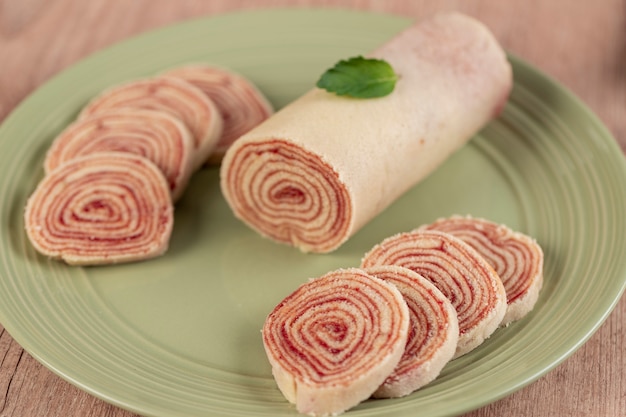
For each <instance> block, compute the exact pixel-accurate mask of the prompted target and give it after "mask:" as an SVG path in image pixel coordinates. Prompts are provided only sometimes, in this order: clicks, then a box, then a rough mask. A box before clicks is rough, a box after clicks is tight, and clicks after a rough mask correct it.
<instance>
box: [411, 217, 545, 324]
mask: <svg viewBox="0 0 626 417" xmlns="http://www.w3.org/2000/svg"><path fill="white" fill-rule="evenodd" d="M418 230H439V231H442V232H446V233H450V234H452V235H454V236H456V237H458V238H460V239H461V240H463V241H464V242H466V243H467V244H469V245H470V246H471V247H473V248H474V249H476V251H477V252H478V253H479V254H480V255H482V256H483V257H484V258H485V259H486V260H487V262H489V264H490V265H491V266H492V267H493V268H494V269H495V271H496V272H497V273H498V275H499V276H500V279H501V280H502V284H503V285H504V289H505V290H506V296H507V304H508V307H507V311H506V314H505V316H504V319H502V323H501V325H507V324H509V323H511V322H512V321H515V320H519V319H520V318H522V317H524V316H525V315H526V314H528V312H530V311H531V310H532V309H533V307H534V306H535V303H536V302H537V298H539V291H540V290H541V287H542V285H543V251H542V250H541V247H540V246H539V245H538V244H537V242H536V241H535V240H534V239H532V238H530V237H529V236H526V235H525V234H523V233H519V232H515V231H513V230H511V229H510V228H509V227H507V226H505V225H502V224H497V223H494V222H491V221H489V220H485V219H480V218H474V217H470V216H467V217H462V216H452V217H449V218H442V219H438V220H436V221H435V222H434V223H431V224H428V225H424V226H421V227H420V228H419V229H418Z"/></svg>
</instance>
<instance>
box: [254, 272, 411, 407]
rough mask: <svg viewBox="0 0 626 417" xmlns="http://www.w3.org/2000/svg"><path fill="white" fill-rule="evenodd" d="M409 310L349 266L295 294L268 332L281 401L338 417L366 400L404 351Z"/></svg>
mask: <svg viewBox="0 0 626 417" xmlns="http://www.w3.org/2000/svg"><path fill="white" fill-rule="evenodd" d="M408 329H409V311H408V308H407V304H406V302H405V301H404V299H403V298H402V294H400V292H399V291H398V289H397V288H396V287H394V286H393V285H392V284H389V283H387V282H385V281H383V280H381V279H379V278H376V277H374V276H372V275H370V274H367V273H366V272H364V271H362V270H360V269H356V268H351V269H342V270H336V271H331V272H329V273H327V274H325V275H323V276H322V277H320V278H317V279H314V280H312V281H309V282H308V283H306V284H303V285H302V286H300V287H299V288H298V289H296V290H295V291H294V292H293V293H292V294H290V295H289V296H287V297H286V298H285V299H284V300H283V301H282V302H281V303H279V304H278V305H277V306H276V307H275V308H274V310H273V311H272V312H271V313H270V314H269V316H268V317H267V319H266V321H265V324H264V326H263V345H264V347H265V351H266V353H267V357H268V359H269V362H270V364H271V365H272V374H273V375H274V378H275V380H276V383H277V385H278V387H279V388H280V390H281V391H282V393H283V395H284V396H285V397H286V398H287V400H289V401H290V402H292V403H294V404H295V405H296V408H297V409H298V411H299V412H301V413H304V414H309V415H313V416H329V415H337V414H339V413H341V412H343V411H345V410H347V409H348V408H351V407H353V406H355V405H357V404H358V403H359V402H361V401H363V400H365V399H367V398H369V397H370V395H371V394H372V393H373V392H374V391H375V390H376V389H377V388H378V387H379V386H380V385H381V384H382V383H383V381H384V380H385V378H387V376H388V375H389V374H390V373H391V372H392V371H393V369H394V368H395V367H396V365H397V364H398V362H399V360H400V357H401V356H402V354H403V352H404V347H405V345H406V341H407V335H408Z"/></svg>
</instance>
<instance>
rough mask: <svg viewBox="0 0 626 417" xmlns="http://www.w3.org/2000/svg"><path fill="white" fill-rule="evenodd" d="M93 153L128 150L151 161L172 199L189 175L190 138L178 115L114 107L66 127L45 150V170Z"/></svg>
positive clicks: (179, 193)
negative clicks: (166, 184)
mask: <svg viewBox="0 0 626 417" xmlns="http://www.w3.org/2000/svg"><path fill="white" fill-rule="evenodd" d="M96 152H130V153H133V154H137V155H141V156H143V157H146V158H148V159H150V160H151V161H152V162H154V163H155V164H156V165H157V167H159V169H160V170H161V171H162V172H163V175H165V178H166V179H167V181H168V184H169V187H170V190H171V193H172V199H173V200H174V201H176V200H177V199H178V198H179V197H180V196H181V194H182V193H183V191H184V189H185V187H186V186H187V183H188V181H189V177H190V176H191V158H192V152H193V140H192V138H191V134H190V133H189V130H188V129H187V128H186V127H185V125H184V124H183V123H182V122H181V121H180V120H178V119H177V118H175V117H173V116H170V115H169V114H167V113H165V112H162V111H155V110H143V109H134V108H127V109H113V110H109V111H105V112H102V113H98V114H95V115H93V116H90V117H87V118H83V119H81V120H79V121H77V122H75V123H73V124H72V125H70V126H69V127H67V128H66V129H65V130H64V131H63V132H61V134H60V135H59V136H57V138H56V139H55V140H54V142H53V143H52V146H51V147H50V149H49V150H48V153H47V155H46V160H45V161H44V169H45V171H46V173H50V172H52V171H54V170H55V169H56V168H57V167H58V166H59V165H61V164H62V163H64V162H67V161H69V160H71V159H74V158H76V157H79V156H82V155H88V154H91V153H96Z"/></svg>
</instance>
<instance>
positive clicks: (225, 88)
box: [164, 64, 274, 164]
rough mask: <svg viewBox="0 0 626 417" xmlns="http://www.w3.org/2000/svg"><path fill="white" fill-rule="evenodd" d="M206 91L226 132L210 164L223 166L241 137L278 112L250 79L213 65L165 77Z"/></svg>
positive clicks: (186, 68)
mask: <svg viewBox="0 0 626 417" xmlns="http://www.w3.org/2000/svg"><path fill="white" fill-rule="evenodd" d="M164 75H166V76H170V77H176V78H180V79H183V80H185V81H187V82H188V83H190V84H192V85H194V86H196V87H198V88H199V89H200V90H202V91H203V92H204V93H205V94H206V95H207V96H208V97H209V98H210V99H211V100H213V102H214V103H215V105H216V106H217V108H218V110H219V112H220V114H221V115H222V119H223V120H224V129H223V131H222V135H221V136H220V139H219V141H218V143H217V146H216V147H215V149H214V150H213V152H212V153H211V156H210V157H209V160H208V162H209V163H213V164H216V163H219V162H221V160H222V158H223V157H224V153H226V150H227V149H228V148H229V147H230V145H232V143H233V142H234V141H235V140H236V139H238V138H239V137H240V136H241V135H243V134H244V133H246V132H248V131H249V130H250V129H252V128H253V127H255V126H256V125H258V124H259V123H261V122H262V121H264V120H265V119H267V118H268V117H269V116H270V115H271V114H272V113H274V109H273V107H272V105H271V104H270V102H269V101H268V100H267V98H265V95H263V93H262V92H261V91H260V90H259V89H258V88H257V87H256V86H255V85H254V84H253V83H252V82H251V81H250V80H248V79H247V78H246V77H244V76H243V75H241V74H237V73H235V72H233V71H231V70H226V69H223V68H218V67H215V66H210V65H201V64H197V65H187V66H183V67H178V68H174V69H172V70H169V71H167V72H165V73H164Z"/></svg>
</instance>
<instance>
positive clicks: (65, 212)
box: [24, 152, 174, 265]
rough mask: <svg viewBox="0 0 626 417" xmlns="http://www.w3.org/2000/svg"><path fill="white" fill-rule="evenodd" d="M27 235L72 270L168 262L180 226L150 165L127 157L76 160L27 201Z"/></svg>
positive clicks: (114, 154)
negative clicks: (166, 255) (165, 259)
mask: <svg viewBox="0 0 626 417" xmlns="http://www.w3.org/2000/svg"><path fill="white" fill-rule="evenodd" d="M24 223H25V227H26V233H27V235H28V238H29V239H30V241H31V243H32V244H33V246H34V247H35V249H37V251H39V252H40V253H42V254H44V255H47V256H49V257H51V258H54V259H62V260H64V261H65V262H67V263H68V264H72V265H96V264H108V263H118V262H130V261H138V260H143V259H148V258H153V257H156V256H159V255H161V254H163V253H164V252H165V251H166V250H167V247H168V243H169V238H170V235H171V232H172V227H173V223H174V210H173V206H172V200H171V196H170V189H169V187H168V185H167V181H166V180H165V177H164V176H163V173H162V172H161V171H160V170H159V168H157V166H156V165H154V164H153V163H152V162H150V160H148V159H147V158H144V157H142V156H139V155H135V154H131V153H123V152H102V153H95V154H90V155H85V156H80V157H78V158H75V159H72V160H70V161H68V162H66V163H64V164H62V165H60V166H59V167H57V168H56V169H55V170H53V171H51V172H50V173H49V174H48V175H46V176H45V177H44V178H43V180H42V181H41V182H40V183H39V185H38V186H37V188H36V189H35V191H34V192H33V194H32V195H31V196H30V198H29V199H28V202H27V204H26V211H25V213H24Z"/></svg>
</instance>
